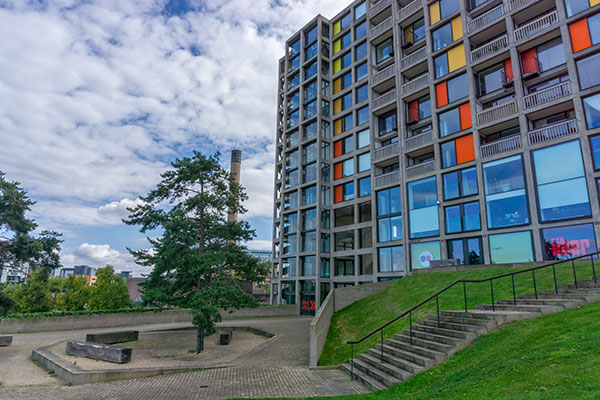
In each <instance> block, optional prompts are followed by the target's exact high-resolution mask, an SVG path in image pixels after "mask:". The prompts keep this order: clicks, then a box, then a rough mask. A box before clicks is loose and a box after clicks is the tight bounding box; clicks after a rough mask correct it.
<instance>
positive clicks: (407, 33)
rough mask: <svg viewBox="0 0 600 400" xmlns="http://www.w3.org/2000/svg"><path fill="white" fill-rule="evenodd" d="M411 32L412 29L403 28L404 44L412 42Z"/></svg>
mask: <svg viewBox="0 0 600 400" xmlns="http://www.w3.org/2000/svg"><path fill="white" fill-rule="evenodd" d="M413 37H414V35H413V31H412V27H411V26H409V27H408V28H404V43H412V42H413Z"/></svg>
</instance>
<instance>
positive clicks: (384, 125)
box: [377, 110, 397, 136]
mask: <svg viewBox="0 0 600 400" xmlns="http://www.w3.org/2000/svg"><path fill="white" fill-rule="evenodd" d="M377 127H378V129H379V132H378V133H379V136H383V135H385V134H387V133H390V132H393V131H395V130H396V129H397V125H396V110H392V111H389V112H387V113H385V114H382V115H380V116H379V117H378V119H377Z"/></svg>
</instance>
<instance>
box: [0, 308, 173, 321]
mask: <svg viewBox="0 0 600 400" xmlns="http://www.w3.org/2000/svg"><path fill="white" fill-rule="evenodd" d="M174 309H176V308H162V307H147V308H146V307H130V308H120V309H117V310H95V311H89V310H79V311H49V312H41V313H14V314H10V315H9V316H7V317H3V318H0V319H26V318H35V319H37V318H44V317H68V316H79V315H97V314H121V313H141V312H150V311H153V312H160V311H163V310H174Z"/></svg>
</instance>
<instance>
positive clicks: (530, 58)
mask: <svg viewBox="0 0 600 400" xmlns="http://www.w3.org/2000/svg"><path fill="white" fill-rule="evenodd" d="M521 64H523V74H531V73H532V72H537V70H538V65H537V51H536V50H535V48H534V49H529V50H527V51H525V52H523V53H521Z"/></svg>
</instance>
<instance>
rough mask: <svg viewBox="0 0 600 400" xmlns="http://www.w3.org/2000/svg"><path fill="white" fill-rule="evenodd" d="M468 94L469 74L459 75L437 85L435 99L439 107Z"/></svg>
mask: <svg viewBox="0 0 600 400" xmlns="http://www.w3.org/2000/svg"><path fill="white" fill-rule="evenodd" d="M468 96H469V84H468V82H467V74H462V75H459V76H457V77H454V78H452V79H448V80H447V81H445V82H442V83H438V84H437V85H435V100H436V105H437V107H438V108H439V107H443V106H445V105H447V104H450V103H454V102H455V101H458V100H461V99H464V98H465V97H468Z"/></svg>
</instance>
